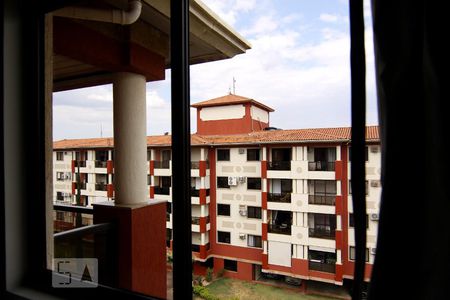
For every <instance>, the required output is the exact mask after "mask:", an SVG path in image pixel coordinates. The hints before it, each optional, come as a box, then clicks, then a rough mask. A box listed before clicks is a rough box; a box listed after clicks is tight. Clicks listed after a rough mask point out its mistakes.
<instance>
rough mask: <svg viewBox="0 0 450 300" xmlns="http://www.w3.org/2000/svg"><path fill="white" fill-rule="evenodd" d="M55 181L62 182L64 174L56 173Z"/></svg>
mask: <svg viewBox="0 0 450 300" xmlns="http://www.w3.org/2000/svg"><path fill="white" fill-rule="evenodd" d="M56 180H57V181H62V180H64V172H56Z"/></svg>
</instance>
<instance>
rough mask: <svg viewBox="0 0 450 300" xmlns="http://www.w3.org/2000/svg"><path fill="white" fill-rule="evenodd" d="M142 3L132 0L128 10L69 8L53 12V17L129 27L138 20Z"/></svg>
mask: <svg viewBox="0 0 450 300" xmlns="http://www.w3.org/2000/svg"><path fill="white" fill-rule="evenodd" d="M141 10H142V3H141V2H140V1H139V0H134V1H131V2H129V3H128V10H120V9H100V8H92V7H80V6H69V7H65V8H61V9H59V10H56V11H54V12H53V15H54V16H58V17H65V18H72V19H81V20H91V21H99V22H108V23H114V24H121V25H130V24H133V23H134V22H136V21H137V19H139V16H140V15H141Z"/></svg>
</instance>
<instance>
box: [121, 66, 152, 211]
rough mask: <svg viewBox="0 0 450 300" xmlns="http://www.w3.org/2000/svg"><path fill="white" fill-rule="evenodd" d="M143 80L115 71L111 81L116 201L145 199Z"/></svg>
mask: <svg viewBox="0 0 450 300" xmlns="http://www.w3.org/2000/svg"><path fill="white" fill-rule="evenodd" d="M145 84H146V80H145V77H144V76H142V75H139V74H134V73H128V72H120V73H116V74H115V77H114V82H113V99H114V101H113V108H114V152H115V153H114V154H115V157H114V181H115V186H114V187H115V201H116V204H137V203H142V202H145V201H147V199H148V191H147V182H146V181H147V176H146V175H147V168H146V167H147V164H146V161H147V137H146V136H147V129H146V127H147V121H146V111H147V107H146V99H145V93H146V87H145Z"/></svg>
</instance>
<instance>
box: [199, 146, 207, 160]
mask: <svg viewBox="0 0 450 300" xmlns="http://www.w3.org/2000/svg"><path fill="white" fill-rule="evenodd" d="M200 160H206V159H205V149H204V148H200Z"/></svg>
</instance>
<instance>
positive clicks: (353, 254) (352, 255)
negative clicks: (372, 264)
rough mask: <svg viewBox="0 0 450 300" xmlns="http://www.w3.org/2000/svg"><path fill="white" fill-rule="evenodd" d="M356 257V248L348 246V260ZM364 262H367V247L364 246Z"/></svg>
mask: <svg viewBox="0 0 450 300" xmlns="http://www.w3.org/2000/svg"><path fill="white" fill-rule="evenodd" d="M355 257H356V248H355V247H353V246H350V251H349V252H348V258H349V259H350V260H355ZM366 262H369V248H366Z"/></svg>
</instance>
